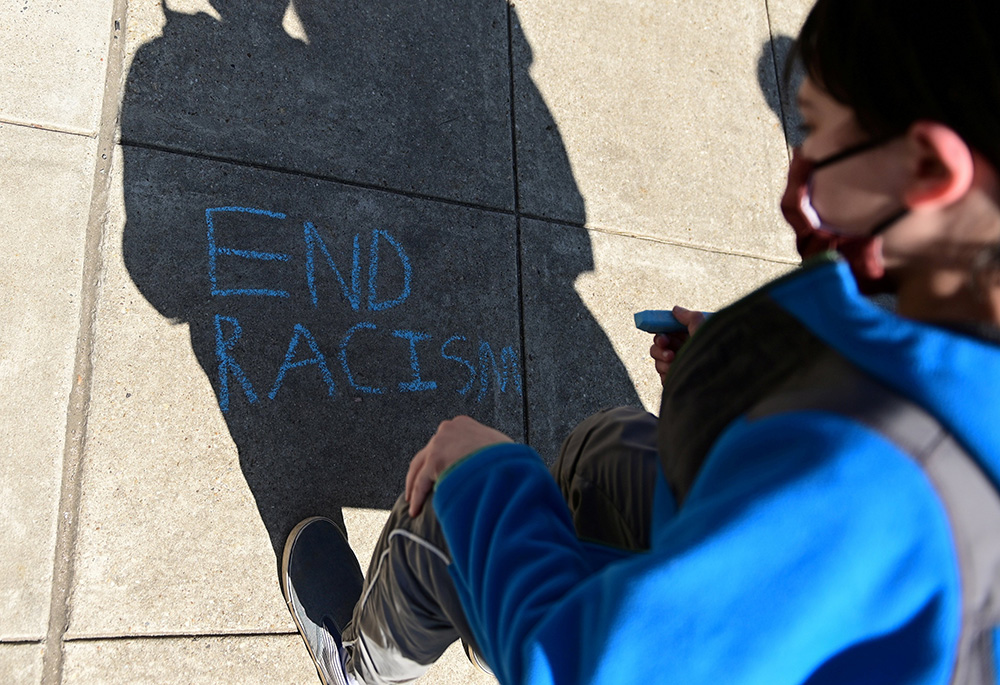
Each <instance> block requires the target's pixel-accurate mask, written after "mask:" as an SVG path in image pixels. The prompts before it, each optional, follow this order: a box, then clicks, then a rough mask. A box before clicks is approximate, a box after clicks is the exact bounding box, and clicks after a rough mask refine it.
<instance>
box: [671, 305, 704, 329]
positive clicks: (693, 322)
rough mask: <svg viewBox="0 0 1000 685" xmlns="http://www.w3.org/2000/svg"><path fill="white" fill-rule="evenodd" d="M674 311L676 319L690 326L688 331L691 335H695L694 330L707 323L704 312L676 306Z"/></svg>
mask: <svg viewBox="0 0 1000 685" xmlns="http://www.w3.org/2000/svg"><path fill="white" fill-rule="evenodd" d="M672 313H673V315H674V318H675V319H677V320H678V321H679V322H681V323H682V324H684V325H685V326H687V327H688V333H690V334H691V335H694V332H695V331H697V330H698V329H699V328H700V327H701V325H702V324H703V323H705V319H706V318H707V317H706V316H705V313H704V312H696V311H692V310H690V309H685V308H684V307H674V308H673V310H672Z"/></svg>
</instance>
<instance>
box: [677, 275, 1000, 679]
mask: <svg viewBox="0 0 1000 685" xmlns="http://www.w3.org/2000/svg"><path fill="white" fill-rule="evenodd" d="M794 277H795V274H793V275H792V276H789V277H786V278H794ZM784 280H785V279H781V280H780V281H779V283H783V282H784ZM771 287H773V284H772V286H768V287H766V288H765V289H763V290H760V291H758V292H756V293H754V294H752V295H750V296H749V297H747V298H745V299H744V300H742V301H741V302H739V303H737V304H736V305H734V306H733V307H730V308H729V309H726V310H723V311H721V312H719V313H718V314H716V315H714V316H713V317H712V318H710V319H709V321H707V322H706V323H705V324H704V326H703V327H702V329H701V330H700V331H699V332H698V335H697V336H696V337H695V338H694V339H693V340H692V341H691V343H690V344H688V345H687V346H685V348H684V349H683V350H682V351H681V353H680V354H679V355H678V357H677V361H676V362H675V364H674V366H673V367H672V368H671V370H670V375H669V376H668V380H667V384H666V386H665V387H664V390H663V400H662V403H661V408H660V421H659V439H658V443H659V450H660V455H661V459H662V462H663V472H664V474H665V475H666V478H667V482H668V484H669V485H670V488H671V490H672V491H673V494H674V496H675V497H676V499H677V502H678V504H679V505H680V506H683V502H684V500H685V499H686V497H687V495H688V493H689V492H690V491H691V487H692V485H693V484H694V482H695V479H696V478H697V476H698V472H699V471H700V470H701V467H702V466H703V464H704V462H705V459H706V457H707V455H708V453H709V451H710V450H711V447H712V445H713V444H714V443H715V441H716V440H717V439H718V437H719V436H720V434H721V433H722V432H723V430H724V429H725V428H726V426H728V425H729V424H730V423H731V422H732V421H733V420H734V419H736V418H737V417H740V416H744V415H745V416H747V417H748V418H750V419H754V418H763V417H765V416H771V415H775V414H779V413H782V412H787V411H800V410H819V411H829V412H833V413H836V414H839V415H842V416H845V417H848V418H850V419H852V420H854V421H858V422H860V423H862V424H865V425H866V426H869V427H871V428H872V429H874V430H876V431H878V432H879V433H881V434H882V435H883V436H884V437H886V438H887V439H888V440H890V441H892V442H893V443H895V444H896V445H897V446H898V447H899V448H900V449H901V450H902V451H904V452H905V453H907V454H908V455H909V456H910V457H911V458H912V459H913V460H914V461H916V462H917V463H918V464H919V465H920V466H921V468H922V469H923V470H924V472H925V473H926V474H927V477H928V479H929V480H930V482H931V483H932V484H933V486H934V488H935V489H936V491H937V493H938V495H939V496H940V498H941V501H942V503H943V505H944V508H945V510H946V511H947V515H948V519H949V523H950V525H951V532H952V536H953V539H954V543H955V550H956V554H957V557H958V563H959V569H960V575H961V584H962V631H961V640H960V644H959V648H958V659H957V661H956V664H955V668H954V672H953V676H952V679H951V682H952V683H961V684H962V685H986V684H987V683H988V684H990V685H996V683H998V682H1000V680H998V668H997V664H996V660H995V653H996V652H995V645H994V640H995V639H996V634H997V626H998V625H1000V495H998V492H997V489H996V488H995V487H994V485H993V483H992V481H991V480H990V479H989V477H988V476H987V475H986V474H985V473H984V472H983V470H982V468H981V467H980V466H979V464H978V462H977V461H976V460H975V458H973V457H972V456H971V455H970V454H969V453H968V452H967V451H966V450H965V449H964V448H963V447H962V446H961V444H959V442H958V441H957V440H956V439H955V438H954V437H953V436H952V435H951V434H950V433H949V432H948V431H947V430H946V429H945V428H944V427H943V426H942V425H941V424H940V423H939V422H938V421H937V419H935V418H934V417H933V416H931V415H930V414H929V413H928V412H926V411H925V410H924V409H922V408H921V407H919V406H917V405H916V404H914V403H913V402H912V401H910V400H909V399H907V398H905V397H903V396H902V395H900V394H898V393H896V392H894V391H893V390H891V389H889V388H887V387H886V386H884V385H882V384H881V383H879V382H878V381H876V380H875V379H873V378H871V377H870V376H868V375H867V374H865V373H864V372H863V371H861V370H860V369H858V368H857V367H856V366H854V365H853V364H851V363H850V362H848V361H847V360H846V359H844V358H843V357H841V356H840V355H839V354H837V353H836V352H835V351H834V350H832V349H831V348H830V347H829V346H827V345H826V344H825V343H824V342H822V341H821V340H820V339H819V338H817V337H816V336H815V335H813V334H812V333H811V332H810V331H809V330H807V329H806V328H805V326H803V325H802V324H801V323H800V322H799V321H798V320H797V319H795V318H794V317H792V316H791V315H790V314H788V313H787V312H786V311H785V310H784V309H782V308H781V307H780V306H779V305H778V304H777V303H776V302H775V301H774V300H773V299H772V298H771V297H770V295H769V294H768V291H769V290H770V288H771Z"/></svg>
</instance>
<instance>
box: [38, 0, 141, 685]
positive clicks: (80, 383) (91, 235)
mask: <svg viewBox="0 0 1000 685" xmlns="http://www.w3.org/2000/svg"><path fill="white" fill-rule="evenodd" d="M125 3H126V0H114V7H113V17H114V19H115V21H114V22H113V24H112V27H113V28H112V40H110V41H109V46H108V54H107V65H108V67H107V71H106V72H105V77H104V90H103V92H102V94H101V95H102V108H101V127H100V131H99V134H98V136H97V154H96V157H95V161H94V176H93V182H92V188H91V197H90V213H89V216H88V221H87V228H86V234H85V237H84V251H83V274H82V278H81V282H80V320H79V333H78V336H77V343H76V352H75V357H74V368H73V379H74V382H73V386H72V389H71V391H70V395H69V401H68V405H67V410H66V437H65V444H64V447H63V465H62V466H63V468H62V482H61V490H60V493H59V508H58V519H57V522H56V540H55V554H54V555H53V562H52V589H51V590H52V591H51V597H50V600H49V622H48V630H47V631H46V635H45V641H44V651H43V655H42V678H41V682H42V684H43V685H58V684H59V683H61V682H62V679H63V638H64V637H65V635H66V631H67V630H68V628H69V618H70V608H69V602H70V596H71V590H72V586H73V582H74V578H75V566H74V564H75V555H76V541H77V534H78V530H79V516H80V497H81V490H82V477H81V476H82V473H83V462H84V454H85V450H86V445H87V413H88V409H89V406H90V395H91V384H92V380H93V361H94V360H93V354H94V331H95V325H96V316H97V300H98V291H99V287H100V278H101V272H102V260H101V243H102V240H103V234H104V228H105V223H106V220H107V208H108V197H109V195H110V191H111V174H110V173H108V171H109V169H108V166H109V164H110V160H111V158H112V153H113V152H114V136H115V133H114V132H115V129H116V128H117V126H118V115H119V113H120V102H121V93H122V80H121V74H122V70H123V66H124V61H125V56H124V51H123V43H124V41H121V40H118V35H117V34H118V33H120V32H121V30H122V27H123V26H124V23H125Z"/></svg>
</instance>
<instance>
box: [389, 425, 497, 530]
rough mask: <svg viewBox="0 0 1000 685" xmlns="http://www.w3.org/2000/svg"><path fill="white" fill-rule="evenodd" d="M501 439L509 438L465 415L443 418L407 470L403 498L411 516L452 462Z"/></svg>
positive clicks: (419, 509) (415, 512)
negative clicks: (445, 419) (407, 503)
mask: <svg viewBox="0 0 1000 685" xmlns="http://www.w3.org/2000/svg"><path fill="white" fill-rule="evenodd" d="M503 442H512V440H511V439H510V438H509V437H507V436H506V435H504V434H503V433H501V432H499V431H497V430H495V429H493V428H490V427H488V426H484V425H483V424H481V423H479V422H477V421H475V420H474V419H471V418H469V417H468V416H456V417H455V418H453V419H449V420H448V421H443V422H442V423H441V425H439V426H438V429H437V432H436V433H434V436H433V437H431V439H430V440H429V441H428V443H427V445H425V446H424V448H423V449H421V450H420V451H419V452H417V453H416V454H415V455H414V457H413V460H412V461H410V468H409V469H408V470H407V472H406V488H405V490H404V497H405V499H406V501H407V502H409V503H410V516H411V517H414V516H417V515H418V514H419V513H420V511H421V509H423V506H424V502H425V501H426V500H427V496H428V494H429V493H430V492H431V490H433V489H434V483H435V482H436V481H437V479H438V478H439V477H440V475H441V474H442V473H444V471H446V470H447V469H448V468H449V467H450V466H451V465H453V464H454V463H456V462H457V461H460V460H461V459H463V458H465V457H466V456H468V455H470V454H473V453H474V452H476V451H478V450H480V449H482V448H484V447H488V446H490V445H495V444H498V443H503Z"/></svg>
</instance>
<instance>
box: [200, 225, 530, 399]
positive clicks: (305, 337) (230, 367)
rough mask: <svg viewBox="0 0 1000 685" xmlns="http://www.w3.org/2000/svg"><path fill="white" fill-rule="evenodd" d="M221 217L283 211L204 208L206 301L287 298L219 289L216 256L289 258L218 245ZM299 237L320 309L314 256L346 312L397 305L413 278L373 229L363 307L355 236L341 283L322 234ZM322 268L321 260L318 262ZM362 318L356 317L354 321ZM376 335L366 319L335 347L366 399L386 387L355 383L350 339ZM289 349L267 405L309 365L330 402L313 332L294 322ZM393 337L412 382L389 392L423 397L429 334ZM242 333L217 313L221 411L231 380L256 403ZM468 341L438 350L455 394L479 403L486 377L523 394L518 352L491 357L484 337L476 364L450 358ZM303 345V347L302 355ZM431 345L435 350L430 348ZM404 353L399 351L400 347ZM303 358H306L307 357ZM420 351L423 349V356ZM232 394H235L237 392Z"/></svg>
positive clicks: (404, 259)
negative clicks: (396, 283) (383, 263)
mask: <svg viewBox="0 0 1000 685" xmlns="http://www.w3.org/2000/svg"><path fill="white" fill-rule="evenodd" d="M219 214H231V215H237V216H236V217H234V218H238V215H244V216H245V215H252V216H257V217H268V218H271V219H277V220H284V219H286V218H287V216H286V215H285V214H282V213H280V212H270V211H267V210H263V209H253V208H250V207H215V208H211V209H207V210H205V222H206V223H207V224H208V276H209V282H210V283H211V288H212V296H213V297H219V298H230V297H236V298H284V299H287V298H290V297H291V293H290V292H288V291H287V290H277V289H267V288H221V287H219V283H218V281H219V279H218V276H219V271H220V270H225V269H226V268H230V269H231V268H233V265H232V264H231V263H230V262H231V260H230V259H225V260H220V257H226V258H237V259H243V260H252V261H253V262H257V263H259V262H290V261H292V257H291V255H289V254H285V253H279V252H258V251H253V250H242V249H235V248H232V247H224V246H220V245H219V244H218V239H217V235H216V218H217V215H219ZM302 229H303V232H302V237H303V241H304V246H305V272H306V278H305V280H306V286H307V287H308V290H309V295H310V297H311V299H312V306H313V307H314V308H317V307H319V297H318V294H317V286H316V270H317V261H318V257H319V258H322V260H323V262H325V263H326V266H327V267H328V268H329V270H330V272H332V274H333V276H334V277H335V278H336V281H337V283H338V284H339V285H340V288H341V290H342V293H343V296H344V299H345V300H346V302H347V303H348V304H349V305H350V308H351V310H353V311H354V312H360V311H361V310H362V308H364V309H366V310H367V311H369V312H381V311H385V310H389V309H393V308H396V307H400V306H402V305H403V304H404V303H405V302H406V301H407V299H408V298H409V297H410V292H411V283H412V280H413V266H412V263H411V261H410V258H409V257H408V256H407V254H406V251H405V250H404V249H403V246H402V244H401V243H400V242H399V241H398V240H397V239H396V238H394V237H393V236H391V235H390V234H389V233H387V232H385V231H381V230H374V231H372V232H371V247H370V250H369V258H368V273H367V293H366V295H367V298H366V299H365V301H364V302H362V292H361V290H362V275H361V236H360V235H355V236H354V245H353V248H354V249H353V254H352V258H351V271H350V278H349V280H348V279H345V278H344V274H343V272H341V270H340V269H339V268H338V267H337V265H336V263H335V261H334V259H333V257H332V256H331V254H330V251H329V249H328V248H327V245H326V243H324V241H323V239H322V238H321V237H320V234H319V232H318V231H317V230H316V227H315V226H314V225H313V224H312V223H310V222H308V221H307V222H305V223H304V224H303V225H302ZM389 248H391V251H392V252H394V254H395V258H396V260H398V268H399V269H400V270H401V272H402V287H401V289H400V292H399V293H398V295H396V296H395V297H394V298H392V299H379V294H378V284H379V260H380V254H381V253H382V251H383V249H385V251H386V252H389V251H390V250H389ZM320 264H322V262H320ZM359 318H360V317H359ZM365 330H367V331H378V330H379V329H378V327H377V326H376V325H375V324H374V323H372V322H370V321H358V322H356V323H355V324H354V325H352V326H351V327H350V328H349V329H348V330H347V332H346V333H345V334H344V335H343V337H342V338H341V339H340V344H339V345H338V347H337V350H336V355H337V360H336V361H337V362H338V363H337V364H335V366H339V367H340V369H341V370H342V371H343V374H344V377H345V378H346V380H347V383H348V386H349V387H350V388H352V389H353V390H354V391H356V392H358V393H363V394H369V395H384V394H385V393H386V392H387V391H388V390H390V388H385V387H373V386H370V385H365V384H363V383H361V382H359V381H358V380H357V378H356V376H355V374H354V373H353V372H352V369H351V364H350V361H349V359H350V354H349V352H350V349H351V345H352V341H353V340H354V339H355V336H356V334H357V333H359V332H360V331H365ZM289 333H290V336H291V337H290V340H289V343H288V350H287V352H286V353H285V357H284V361H282V362H281V363H280V365H277V371H276V373H275V378H274V382H273V383H272V384H271V386H270V389H269V391H268V392H267V393H266V395H264V397H266V398H267V399H269V400H274V399H275V397H276V396H277V395H278V392H279V390H281V386H282V384H283V383H284V382H285V379H286V377H287V376H288V374H289V373H290V372H293V371H296V370H298V369H304V368H306V367H315V369H314V370H313V371H312V373H316V374H318V376H319V379H320V381H321V382H322V385H323V387H325V389H326V394H327V396H329V397H331V398H333V397H336V396H337V394H338V390H337V383H336V381H335V380H334V376H333V373H332V372H331V370H330V366H331V362H330V361H329V360H328V358H327V356H326V355H325V354H324V353H323V351H322V350H321V349H320V346H319V344H318V343H317V341H316V337H315V336H314V335H313V332H312V331H310V330H309V328H307V327H306V326H305V325H303V324H301V323H296V324H294V325H293V326H292V329H291V331H290V332H289ZM391 335H392V337H393V338H397V339H399V340H401V341H405V344H407V345H408V347H409V363H410V372H411V378H410V380H408V381H407V382H402V383H399V384H398V385H397V386H396V387H395V388H392V390H394V391H396V392H401V393H413V392H428V391H433V390H437V389H438V384H437V383H436V382H435V381H433V380H427V379H424V378H423V377H422V376H421V368H420V359H421V353H420V351H419V350H418V343H424V344H421V345H420V349H421V350H423V349H425V348H426V347H428V345H427V344H426V343H427V342H428V341H430V340H432V338H433V336H431V335H430V334H429V333H425V332H421V331H411V330H392V331H391ZM242 336H243V327H242V326H241V325H240V321H239V319H237V318H236V317H233V316H223V315H221V314H216V315H215V355H216V361H217V362H218V374H219V376H218V378H219V407H220V408H221V409H222V411H223V412H228V411H229V404H230V381H231V379H234V380H235V381H236V382H237V383H238V384H239V388H240V389H242V391H243V394H244V396H245V398H246V400H247V401H248V402H249V403H250V404H254V403H256V402H259V401H261V395H260V394H259V393H258V391H257V390H256V389H255V388H254V385H253V383H252V382H251V381H250V379H249V378H248V376H247V374H246V373H245V372H244V370H243V367H242V366H241V365H240V363H239V362H238V361H237V358H238V356H239V354H238V352H239V349H238V348H239V343H240V341H241V339H242ZM467 342H468V341H467V339H466V338H465V337H464V336H461V335H452V336H450V337H448V338H447V339H445V340H444V342H443V343H442V344H441V345H440V347H439V348H438V353H439V354H440V356H441V358H443V359H446V360H448V361H449V362H453V363H454V365H455V368H456V369H457V370H459V371H460V372H461V373H463V374H466V375H467V380H466V382H465V385H464V386H463V387H461V388H460V389H458V391H457V392H458V394H460V395H466V394H467V393H469V392H470V391H471V390H472V389H473V388H474V387H475V386H476V385H477V384H478V385H479V390H478V393H477V395H476V400H477V401H482V399H483V397H484V396H485V395H486V394H487V391H488V388H489V385H490V382H491V379H495V380H496V387H497V389H498V390H499V391H500V392H502V393H506V391H507V386H508V384H509V383H511V384H512V385H513V386H514V388H515V389H516V391H517V393H518V395H520V394H521V393H522V388H521V375H520V369H519V365H518V355H517V352H516V351H515V349H514V348H513V347H504V348H502V349H501V351H500V353H499V354H495V353H494V351H493V348H492V347H491V346H490V344H489V343H488V342H485V341H483V340H480V341H479V344H478V359H477V360H476V361H478V364H475V363H473V361H471V360H469V359H466V358H465V357H463V356H461V355H460V354H457V353H456V350H455V349H454V348H455V346H456V344H457V343H467ZM303 346H305V347H307V348H308V353H306V352H305V350H304V349H301V348H303ZM435 346H436V345H435ZM404 349H405V348H404ZM306 354H308V355H309V356H305V355H306ZM425 354H426V352H425ZM237 392H238V391H237Z"/></svg>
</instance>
